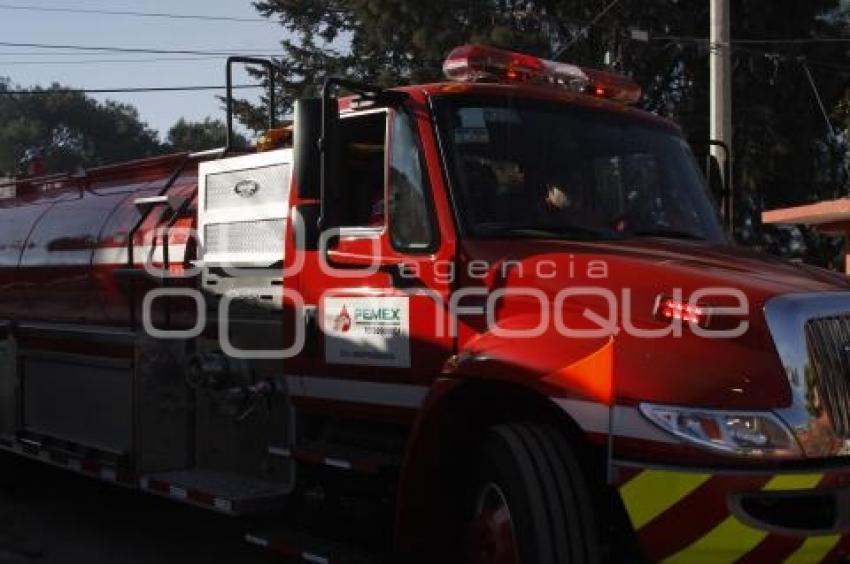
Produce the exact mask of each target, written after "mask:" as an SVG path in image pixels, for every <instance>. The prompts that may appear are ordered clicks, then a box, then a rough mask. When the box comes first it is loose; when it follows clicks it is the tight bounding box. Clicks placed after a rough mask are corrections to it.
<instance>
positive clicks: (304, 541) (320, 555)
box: [245, 531, 389, 564]
mask: <svg viewBox="0 0 850 564" xmlns="http://www.w3.org/2000/svg"><path fill="white" fill-rule="evenodd" d="M245 540H246V541H247V542H248V543H250V544H253V545H254V546H258V547H260V548H263V549H265V550H268V551H269V552H272V553H274V554H277V555H280V556H283V557H285V558H291V559H296V558H297V559H300V561H301V562H308V563H309V564H381V563H384V562H388V561H389V560H388V559H386V558H383V557H381V556H379V555H376V554H369V553H367V552H364V551H362V550H361V549H358V548H354V547H351V546H347V545H344V544H342V543H339V542H336V541H332V540H327V539H320V538H317V537H312V536H310V535H306V534H303V533H297V532H292V531H268V532H260V533H249V534H247V535H245Z"/></svg>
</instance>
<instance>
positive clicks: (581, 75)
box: [443, 45, 641, 104]
mask: <svg viewBox="0 0 850 564" xmlns="http://www.w3.org/2000/svg"><path fill="white" fill-rule="evenodd" d="M443 72H444V73H445V75H446V78H448V79H449V80H454V81H458V82H485V81H496V82H523V83H530V84H543V85H551V86H556V87H560V88H565V89H567V90H571V91H573V92H580V93H582V94H589V95H591V96H596V97H599V98H605V99H608V100H614V101H616V102H621V103H624V104H634V103H636V102H637V101H638V100H640V95H641V89H640V86H638V85H637V84H635V83H634V82H632V81H631V80H629V79H628V78H626V77H625V76H622V75H619V74H615V73H611V72H605V71H600V70H595V69H587V68H583V67H579V66H576V65H570V64H566V63H558V62H555V61H547V60H545V59H541V58H539V57H535V56H533V55H527V54H525V53H516V52H512V51H503V50H501V49H494V48H491V47H483V46H481V45H463V46H461V47H456V48H455V49H454V50H452V52H451V53H449V56H448V57H447V58H446V60H445V62H444V63H443Z"/></svg>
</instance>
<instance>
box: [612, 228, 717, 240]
mask: <svg viewBox="0 0 850 564" xmlns="http://www.w3.org/2000/svg"><path fill="white" fill-rule="evenodd" d="M628 234H629V235H637V236H638V237H666V238H668V239H688V240H690V241H705V237H702V236H700V235H697V234H695V233H691V232H689V231H677V230H675V229H639V230H637V231H629V232H628Z"/></svg>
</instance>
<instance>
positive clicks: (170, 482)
mask: <svg viewBox="0 0 850 564" xmlns="http://www.w3.org/2000/svg"><path fill="white" fill-rule="evenodd" d="M139 487H140V488H141V489H142V490H144V491H147V492H150V493H152V494H155V495H159V496H162V497H167V498H170V499H176V500H178V501H182V502H184V503H188V504H190V505H196V506H199V507H203V508H205V509H212V510H214V511H218V512H219V513H224V514H227V515H248V514H254V513H261V512H264V511H270V510H273V509H277V508H279V507H280V506H281V504H282V502H283V501H284V500H285V498H286V495H287V494H288V493H289V488H287V487H286V486H285V485H284V484H279V483H274V482H267V481H263V480H259V479H255V478H250V477H246V476H242V475H239V474H233V473H228V472H219V471H214V470H203V469H190V470H178V471H176V472H162V473H158V474H150V475H147V476H143V477H142V478H141V479H140V480H139Z"/></svg>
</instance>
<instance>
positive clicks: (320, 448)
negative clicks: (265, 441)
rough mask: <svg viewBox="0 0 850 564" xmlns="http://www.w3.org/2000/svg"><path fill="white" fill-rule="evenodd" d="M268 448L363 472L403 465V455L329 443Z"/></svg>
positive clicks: (307, 460) (278, 453)
mask: <svg viewBox="0 0 850 564" xmlns="http://www.w3.org/2000/svg"><path fill="white" fill-rule="evenodd" d="M268 450H269V454H271V455H274V456H281V457H284V458H292V459H294V460H297V461H298V462H302V463H304V464H316V465H321V466H329V467H332V468H339V469H341V470H350V471H352V472H359V473H363V474H377V473H379V472H381V471H382V470H386V469H396V468H399V467H400V466H401V456H396V455H392V454H386V453H381V452H374V451H369V450H364V449H358V448H354V447H349V446H345V445H334V444H329V443H319V442H304V443H301V444H299V445H297V446H295V447H292V448H290V447H276V446H270V447H269V449H268Z"/></svg>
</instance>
